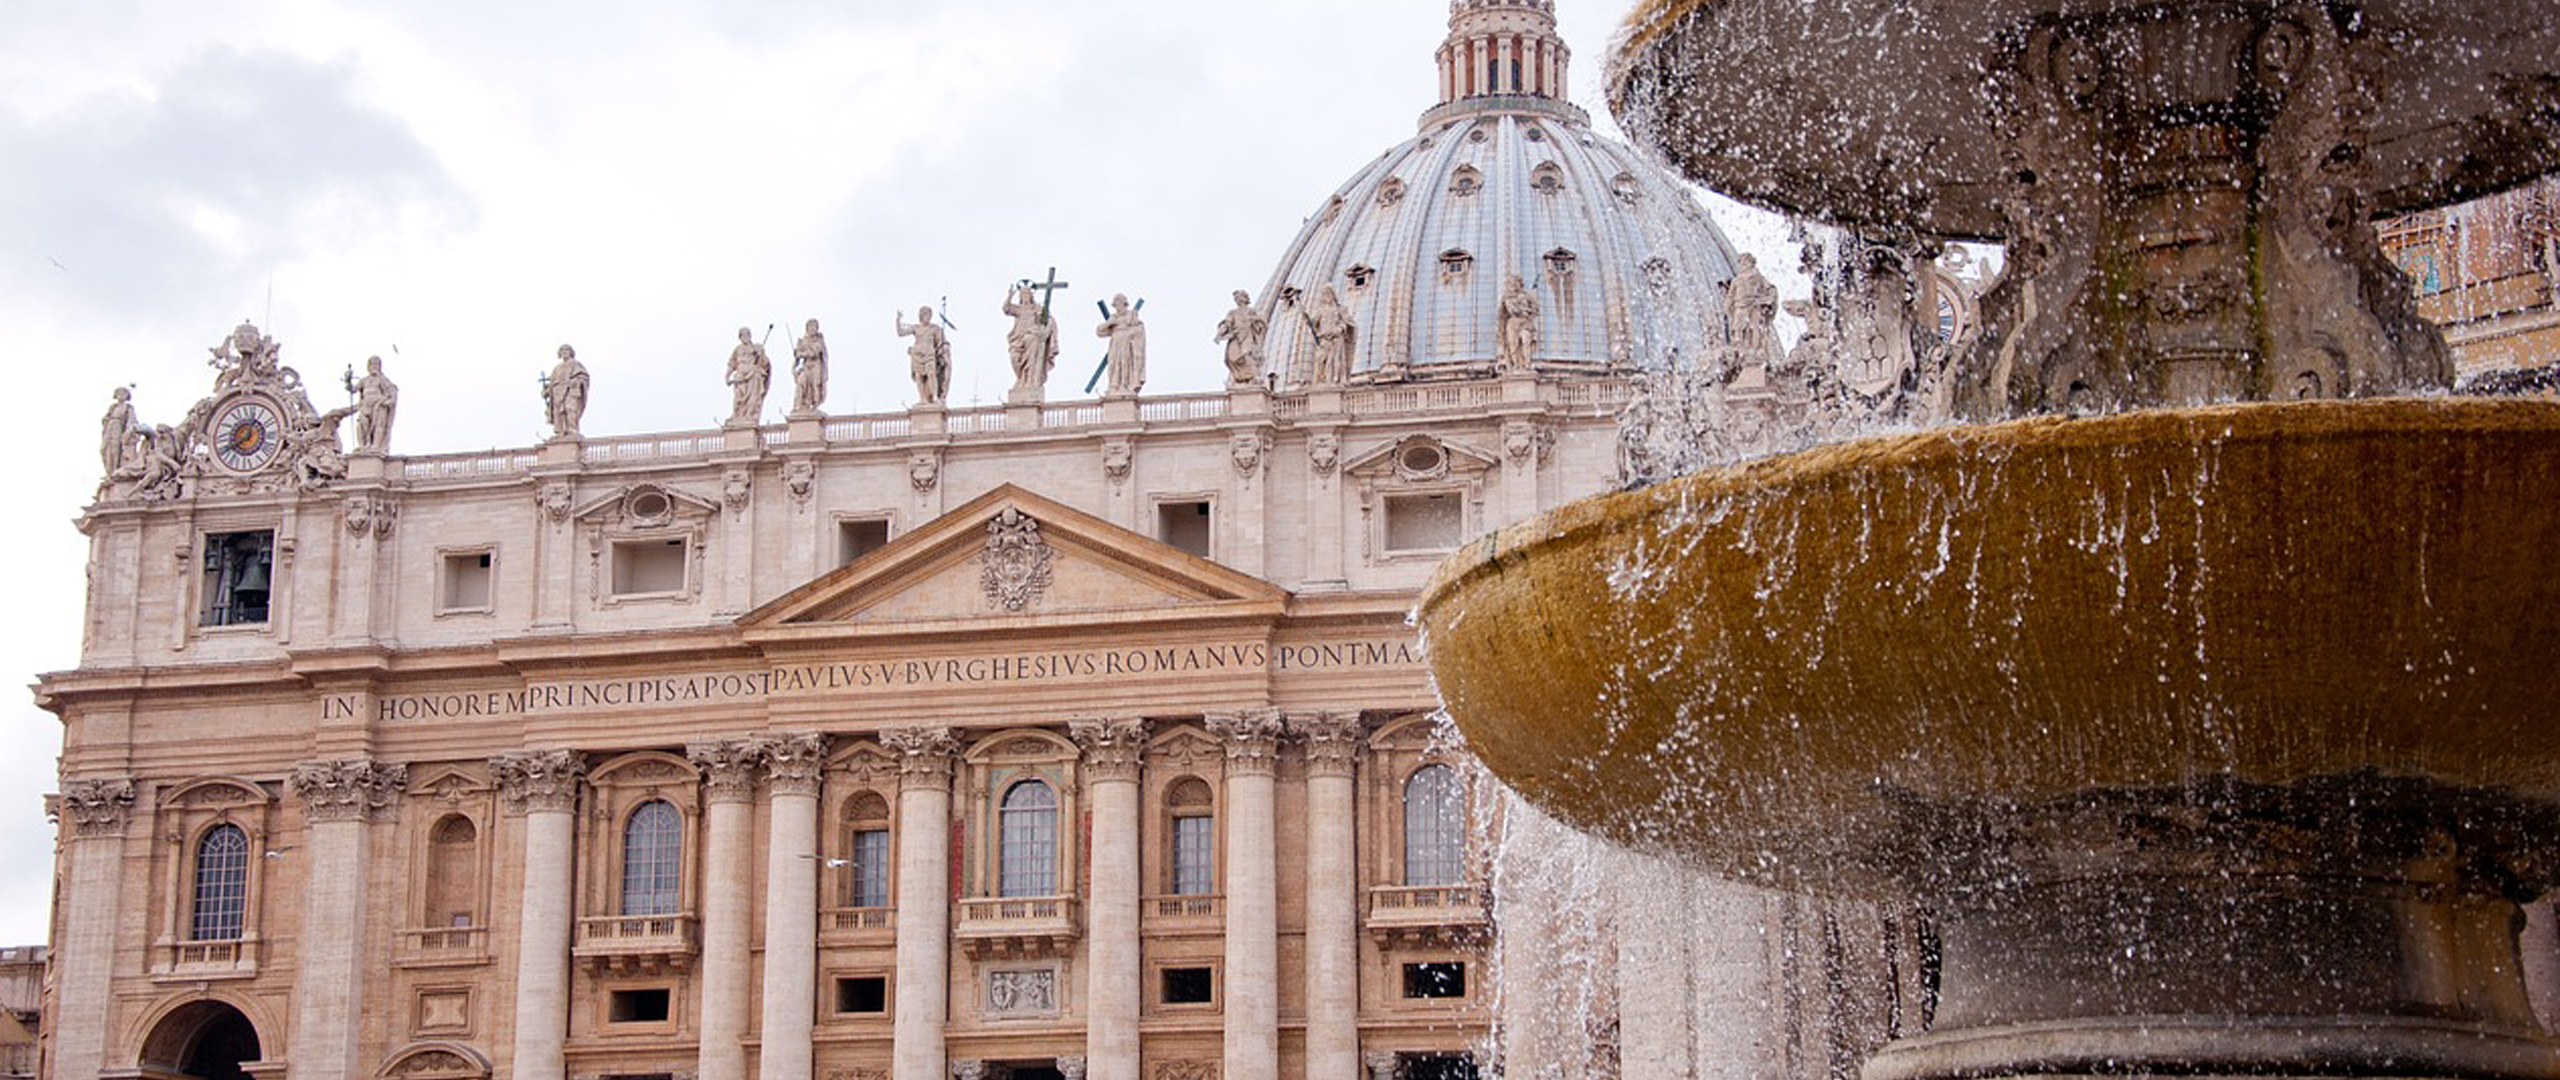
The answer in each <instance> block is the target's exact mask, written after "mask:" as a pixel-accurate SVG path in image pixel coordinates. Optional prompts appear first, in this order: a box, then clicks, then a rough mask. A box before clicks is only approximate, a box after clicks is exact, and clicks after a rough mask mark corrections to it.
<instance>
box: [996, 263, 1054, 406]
mask: <svg viewBox="0 0 2560 1080" xmlns="http://www.w3.org/2000/svg"><path fill="white" fill-rule="evenodd" d="M1004 313H1005V314H1006V315H1009V316H1011V317H1012V318H1013V329H1011V330H1008V331H1006V332H1005V335H1004V347H1005V352H1006V354H1007V356H1008V357H1009V358H1010V359H1011V360H1012V361H1013V389H1012V390H1010V391H1008V392H1006V394H1005V396H1004V399H1005V400H1006V401H1007V402H1010V403H1012V404H1016V405H1036V404H1039V403H1040V400H1041V399H1042V398H1043V397H1044V396H1046V395H1047V393H1048V385H1049V371H1050V369H1052V368H1055V367H1057V366H1058V324H1057V323H1055V322H1053V321H1051V320H1050V318H1049V313H1048V311H1047V310H1045V309H1044V308H1042V307H1041V305H1040V302H1039V301H1038V300H1035V299H1033V298H1032V287H1031V286H1030V285H1027V284H1024V285H1016V286H1014V287H1013V289H1012V291H1011V292H1010V293H1009V294H1008V295H1007V296H1006V298H1005V302H1004Z"/></svg>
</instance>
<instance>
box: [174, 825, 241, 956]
mask: <svg viewBox="0 0 2560 1080" xmlns="http://www.w3.org/2000/svg"><path fill="white" fill-rule="evenodd" d="M193 912H194V914H193V917H192V918H191V919H190V920H189V921H188V924H187V940H189V941H232V940H236V939H237V938H239V936H240V929H241V926H242V925H243V923H244V920H245V919H246V918H247V917H248V914H249V834H248V833H245V832H242V831H240V827H239V826H237V825H230V824H223V825H216V826H214V827H213V828H212V829H210V830H208V831H207V832H206V833H205V834H204V838H203V839H201V840H198V841H196V894H195V907H194V909H193Z"/></svg>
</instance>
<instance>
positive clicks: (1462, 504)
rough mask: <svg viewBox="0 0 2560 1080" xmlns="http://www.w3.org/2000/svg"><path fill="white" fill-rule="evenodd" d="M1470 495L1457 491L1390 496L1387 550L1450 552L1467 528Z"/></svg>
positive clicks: (1388, 497) (1388, 500)
mask: <svg viewBox="0 0 2560 1080" xmlns="http://www.w3.org/2000/svg"><path fill="white" fill-rule="evenodd" d="M1466 514H1467V504H1466V497H1465V496H1464V495H1461V494H1459V493H1458V492H1455V491H1439V492H1432V493H1429V494H1421V495H1389V496H1387V550H1389V551H1449V550H1453V549H1455V548H1456V547H1457V546H1458V537H1459V534H1460V533H1462V532H1464V531H1465V524H1466Z"/></svg>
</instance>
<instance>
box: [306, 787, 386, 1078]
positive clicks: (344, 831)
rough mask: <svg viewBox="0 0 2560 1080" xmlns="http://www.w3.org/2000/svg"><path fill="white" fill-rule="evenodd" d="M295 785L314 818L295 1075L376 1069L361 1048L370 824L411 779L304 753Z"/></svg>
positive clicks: (309, 842) (349, 1074)
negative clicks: (306, 756) (359, 1056)
mask: <svg viewBox="0 0 2560 1080" xmlns="http://www.w3.org/2000/svg"><path fill="white" fill-rule="evenodd" d="M291 786H292V789H293V793H294V795H295V796H296V797H298V798H300V799H301V800H302V813H303V817H304V818H305V819H306V820H307V821H308V822H309V823H310V829H309V831H308V833H306V834H305V836H304V837H303V850H304V852H305V854H306V856H307V857H306V858H305V859H304V860H303V877H302V934H301V943H300V945H301V947H300V952H299V955H298V957H297V959H296V961H295V964H294V978H293V1041H292V1052H291V1056H290V1058H289V1060H291V1061H292V1062H293V1073H294V1075H295V1076H296V1077H309V1078H311V1080H348V1078H350V1077H357V1076H364V1075H366V1074H367V1073H369V1072H370V1071H371V1070H369V1069H367V1068H365V1065H364V1063H363V1062H360V1061H358V1060H357V1058H356V1053H357V1051H356V1039H357V1037H358V1036H359V1035H360V1034H361V1033H362V1027H363V1025H362V1024H360V1023H359V1022H358V1018H359V1017H360V1016H362V1015H363V1009H364V974H365V960H366V953H365V938H366V935H367V931H368V930H370V927H368V926H366V925H365V895H364V894H365V888H364V884H365V876H366V873H367V868H368V867H369V866H370V862H369V860H367V859H366V858H365V850H366V848H367V846H368V845H367V843H366V840H367V833H368V832H370V831H371V830H370V829H368V828H367V826H368V825H370V824H371V823H372V821H373V820H374V819H375V818H376V817H377V816H379V815H380V814H381V813H382V811H384V810H386V809H388V808H390V807H391V805H392V804H393V803H394V802H395V801H397V800H398V799H399V797H400V793H401V792H402V791H403V790H406V789H407V788H408V786H409V767H408V766H406V765H377V764H375V763H373V762H371V761H365V760H362V759H351V760H344V761H306V762H303V763H302V764H299V765H296V766H294V768H293V780H292V784H291Z"/></svg>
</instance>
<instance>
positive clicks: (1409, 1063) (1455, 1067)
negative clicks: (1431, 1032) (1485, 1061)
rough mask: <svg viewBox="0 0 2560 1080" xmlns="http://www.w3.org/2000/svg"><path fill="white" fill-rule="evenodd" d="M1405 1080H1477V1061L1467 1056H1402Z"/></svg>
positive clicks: (1401, 1072)
mask: <svg viewBox="0 0 2560 1080" xmlns="http://www.w3.org/2000/svg"><path fill="white" fill-rule="evenodd" d="M1397 1056H1399V1057H1402V1058H1403V1059H1404V1061H1403V1062H1402V1064H1403V1066H1404V1068H1403V1069H1402V1070H1401V1071H1400V1072H1399V1075H1401V1076H1403V1077H1404V1080H1476V1059H1475V1058H1473V1057H1471V1056H1469V1055H1466V1054H1400V1055H1397Z"/></svg>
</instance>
